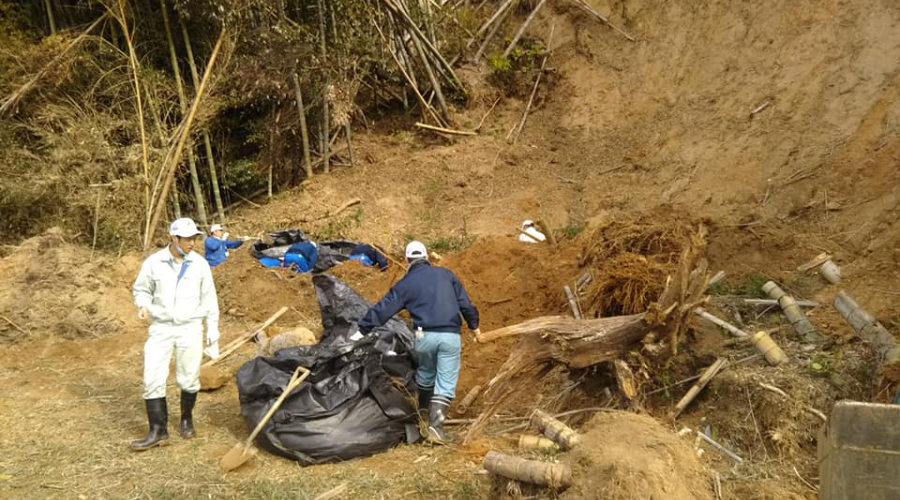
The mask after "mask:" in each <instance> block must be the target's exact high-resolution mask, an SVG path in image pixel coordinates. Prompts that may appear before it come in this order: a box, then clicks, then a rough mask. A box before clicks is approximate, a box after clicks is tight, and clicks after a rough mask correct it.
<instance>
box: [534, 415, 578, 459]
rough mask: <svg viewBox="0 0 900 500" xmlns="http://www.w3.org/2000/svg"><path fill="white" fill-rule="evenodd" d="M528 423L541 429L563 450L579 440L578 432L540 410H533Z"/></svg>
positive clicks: (574, 444)
mask: <svg viewBox="0 0 900 500" xmlns="http://www.w3.org/2000/svg"><path fill="white" fill-rule="evenodd" d="M529 423H530V424H531V426H532V427H534V428H536V429H537V430H539V431H541V432H542V433H543V434H544V436H547V437H548V438H550V439H552V440H553V441H554V442H555V443H556V444H558V445H559V447H560V448H561V449H563V450H571V449H572V448H574V447H576V446H578V444H579V443H580V441H581V439H580V437H579V436H578V433H577V432H575V431H574V430H572V428H570V427H569V426H568V425H566V424H564V423H562V422H560V421H559V420H557V419H556V418H555V417H553V416H552V415H548V414H547V413H544V412H542V411H541V410H534V413H533V414H532V415H531V420H529Z"/></svg>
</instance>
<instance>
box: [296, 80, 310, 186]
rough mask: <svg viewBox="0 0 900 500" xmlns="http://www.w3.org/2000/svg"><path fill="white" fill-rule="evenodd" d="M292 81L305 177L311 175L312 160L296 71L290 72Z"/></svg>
mask: <svg viewBox="0 0 900 500" xmlns="http://www.w3.org/2000/svg"><path fill="white" fill-rule="evenodd" d="M291 79H292V80H293V81H294V97H295V98H296V99H297V112H298V113H299V114H300V141H301V142H302V143H303V163H304V166H305V167H306V177H307V178H310V177H312V176H313V169H312V161H311V160H310V156H309V130H308V129H307V128H306V108H304V107H303V92H302V90H301V88H300V78H299V77H298V76H297V72H296V71H295V72H293V73H291Z"/></svg>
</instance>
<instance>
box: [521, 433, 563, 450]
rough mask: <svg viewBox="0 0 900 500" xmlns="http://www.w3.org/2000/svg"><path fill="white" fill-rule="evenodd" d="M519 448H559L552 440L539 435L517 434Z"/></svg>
mask: <svg viewBox="0 0 900 500" xmlns="http://www.w3.org/2000/svg"><path fill="white" fill-rule="evenodd" d="M519 448H520V449H523V450H552V449H556V448H559V447H558V446H556V443H554V442H553V441H552V440H550V439H547V438H545V437H541V436H527V435H521V436H519Z"/></svg>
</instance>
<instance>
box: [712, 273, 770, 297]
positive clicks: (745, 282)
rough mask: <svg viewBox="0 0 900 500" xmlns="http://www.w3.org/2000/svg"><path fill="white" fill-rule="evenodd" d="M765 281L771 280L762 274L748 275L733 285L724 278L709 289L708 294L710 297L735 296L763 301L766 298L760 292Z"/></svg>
mask: <svg viewBox="0 0 900 500" xmlns="http://www.w3.org/2000/svg"><path fill="white" fill-rule="evenodd" d="M767 281H771V278H769V277H768V276H764V275H762V274H749V275H746V276H744V277H742V278H741V280H740V281H738V282H734V283H733V282H730V281H728V279H727V278H726V279H724V280H722V281H720V282H718V283H716V284H715V285H712V286H711V287H709V293H710V294H711V295H736V296H738V297H747V298H761V299H764V298H768V296H767V295H766V294H765V292H763V291H762V286H763V285H764V284H766V282H767Z"/></svg>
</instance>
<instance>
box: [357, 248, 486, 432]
mask: <svg viewBox="0 0 900 500" xmlns="http://www.w3.org/2000/svg"><path fill="white" fill-rule="evenodd" d="M406 260H407V261H408V262H409V264H410V265H409V270H408V271H407V272H406V275H405V276H404V277H403V279H401V280H400V281H398V282H397V284H396V285H394V286H393V287H392V288H391V289H390V291H388V293H387V295H385V296H384V298H383V299H381V301H380V302H378V303H377V304H375V305H374V306H372V307H371V308H370V309H369V310H368V311H367V312H366V314H365V315H364V316H363V317H362V319H360V320H359V331H358V332H356V333H354V334H353V335H352V336H351V337H350V339H351V340H354V341H356V340H359V339H361V338H362V337H363V335H366V334H368V333H369V332H371V331H372V330H374V329H375V328H377V327H380V326H382V325H384V324H385V323H387V321H388V320H389V319H391V318H392V317H393V316H394V315H395V314H397V313H398V312H400V310H401V309H406V310H407V311H408V312H409V315H410V316H411V317H412V320H413V326H414V327H415V328H416V342H415V351H416V354H418V359H419V366H418V368H417V369H416V383H417V384H418V386H419V408H420V409H424V408H428V436H427V439H428V440H429V441H431V442H434V443H443V442H446V441H448V437H447V435H446V434H445V433H444V430H443V422H444V419H445V418H446V415H447V410H448V409H449V408H450V402H451V401H452V400H453V397H454V396H455V394H456V381H457V378H458V377H459V363H460V346H461V342H460V333H459V332H460V329H461V328H462V319H463V318H464V319H465V320H466V324H467V325H468V327H469V329H470V330H472V331H473V332H474V333H475V336H476V338H477V337H478V335H480V334H481V330H479V329H478V310H477V309H476V308H475V306H473V305H472V302H471V301H469V296H468V294H466V290H465V288H463V286H462V283H460V282H459V279H458V278H457V277H456V275H454V274H453V273H452V272H451V271H450V270H448V269H444V268H442V267H437V266H432V265H431V263H430V262H428V251H427V250H426V249H425V245H423V244H422V243H421V242H418V241H413V242H411V243H410V244H409V245H407V247H406ZM460 316H462V318H461V317H460Z"/></svg>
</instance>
